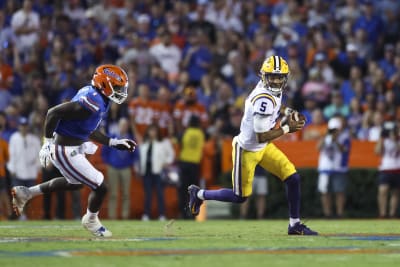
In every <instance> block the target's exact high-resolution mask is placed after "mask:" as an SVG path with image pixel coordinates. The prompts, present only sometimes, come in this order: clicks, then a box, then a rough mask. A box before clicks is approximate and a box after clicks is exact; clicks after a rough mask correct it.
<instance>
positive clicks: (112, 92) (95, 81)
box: [92, 64, 128, 104]
mask: <svg viewBox="0 0 400 267" xmlns="http://www.w3.org/2000/svg"><path fill="white" fill-rule="evenodd" d="M92 86H94V87H96V88H98V89H99V90H100V91H101V92H102V93H103V94H104V95H105V96H107V97H108V98H109V99H111V100H112V101H114V102H115V103H117V104H122V103H123V102H124V101H125V99H126V98H127V97H128V75H126V72H125V71H124V70H123V69H122V68H120V67H118V66H115V65H111V64H106V65H100V66H98V67H97V68H96V71H95V72H94V75H93V78H92Z"/></svg>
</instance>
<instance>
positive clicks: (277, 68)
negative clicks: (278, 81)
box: [274, 56, 281, 71]
mask: <svg viewBox="0 0 400 267" xmlns="http://www.w3.org/2000/svg"><path fill="white" fill-rule="evenodd" d="M274 64H275V71H280V70H281V58H280V57H279V56H274Z"/></svg>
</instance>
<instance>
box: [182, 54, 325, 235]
mask: <svg viewBox="0 0 400 267" xmlns="http://www.w3.org/2000/svg"><path fill="white" fill-rule="evenodd" d="M260 72H261V73H260V75H261V80H260V81H259V82H258V84H257V86H256V87H255V88H254V89H253V91H252V92H251V93H250V95H249V96H248V97H247V99H246V101H245V110H244V115H243V118H242V121H241V126H240V133H239V135H238V136H236V137H235V138H234V139H233V142H232V146H233V149H232V159H233V170H232V185H233V188H232V189H228V188H223V189H220V190H203V189H200V188H199V187H198V186H196V185H191V186H189V187H188V193H189V195H190V201H189V208H190V211H191V213H192V215H194V216H196V215H198V214H199V211H200V206H201V204H202V203H203V201H204V200H218V201H224V202H233V203H243V202H244V201H245V200H246V199H247V198H248V197H249V196H250V195H251V194H252V183H253V177H254V170H255V167H256V165H260V166H261V167H262V168H264V169H265V170H267V171H268V172H270V173H272V174H274V175H275V176H277V177H278V178H279V179H281V180H282V182H284V183H285V186H286V192H287V199H288V204H289V216H290V218H289V226H288V234H289V235H317V234H318V233H317V232H315V231H313V230H311V229H310V228H308V227H307V226H306V225H304V224H303V223H301V222H300V176H299V174H298V173H297V171H296V168H295V166H294V165H293V164H292V163H291V162H290V160H289V159H288V158H287V157H286V156H285V154H283V153H282V152H281V151H280V150H279V149H278V148H277V147H276V146H275V145H274V144H273V143H272V142H271V141H273V140H274V139H276V138H278V137H280V136H282V135H284V134H287V133H293V132H296V131H299V130H301V129H302V128H303V127H304V124H305V119H304V116H302V115H301V114H299V113H298V112H297V111H294V110H292V109H290V108H288V107H285V106H284V105H283V104H282V93H283V89H284V88H285V86H286V82H287V79H288V75H289V66H288V64H287V63H286V61H285V60H284V59H283V58H282V57H279V56H270V57H268V58H267V59H266V60H265V61H264V62H263V65H262V67H261V70H260ZM282 113H283V114H285V116H284V117H283V118H282V120H281V121H280V123H279V125H277V122H278V119H279V117H280V114H282ZM276 126H278V127H276Z"/></svg>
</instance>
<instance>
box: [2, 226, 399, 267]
mask: <svg viewBox="0 0 400 267" xmlns="http://www.w3.org/2000/svg"><path fill="white" fill-rule="evenodd" d="M399 223H400V221H398V220H311V221H309V222H308V225H309V226H310V227H312V228H313V229H315V230H318V231H319V232H320V233H322V235H321V236H318V237H307V236H288V235H287V234H286V231H287V221H283V220H265V221H236V220H235V221H232V220H220V221H206V222H202V223H199V222H194V221H175V222H173V223H171V222H158V221H154V222H153V221H152V222H141V221H104V224H105V225H106V226H107V227H109V228H110V230H112V231H113V234H114V236H113V237H112V238H111V239H108V240H104V239H96V238H92V237H91V236H90V235H89V233H88V232H86V231H85V230H84V229H83V228H81V226H80V223H79V222H76V221H27V222H0V266H1V267H3V266H13V267H16V266H34V267H41V266H68V267H70V266H73V267H78V266H85V267H89V266H94V267H95V266H191V267H192V266H194V267H196V266H202V267H205V266H224V267H234V266H271V267H274V266H305V267H313V266H318V267H321V266H323V267H328V266H335V267H338V266H351V267H355V266H363V267H365V266H385V267H387V266H400V265H399V264H400V224H399Z"/></svg>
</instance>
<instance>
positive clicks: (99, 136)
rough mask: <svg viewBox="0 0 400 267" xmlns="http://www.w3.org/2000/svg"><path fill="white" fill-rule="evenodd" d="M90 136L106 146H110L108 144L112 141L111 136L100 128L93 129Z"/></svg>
mask: <svg viewBox="0 0 400 267" xmlns="http://www.w3.org/2000/svg"><path fill="white" fill-rule="evenodd" d="M89 138H90V139H91V140H93V141H95V142H97V143H100V144H102V145H106V146H108V144H109V143H110V137H108V136H107V135H105V134H104V133H102V132H101V131H100V130H95V131H93V132H92V133H91V134H90V136H89Z"/></svg>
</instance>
